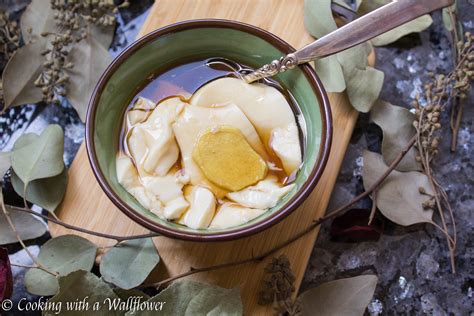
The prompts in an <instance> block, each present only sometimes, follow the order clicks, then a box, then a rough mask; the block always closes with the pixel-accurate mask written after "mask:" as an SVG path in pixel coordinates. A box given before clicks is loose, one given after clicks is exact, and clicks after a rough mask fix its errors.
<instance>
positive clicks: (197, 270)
mask: <svg viewBox="0 0 474 316" xmlns="http://www.w3.org/2000/svg"><path fill="white" fill-rule="evenodd" d="M415 142H416V136H414V137H413V138H412V139H411V140H410V142H409V143H408V144H407V145H406V147H405V148H404V149H403V150H402V151H401V152H400V153H399V154H398V156H397V157H396V158H395V160H394V161H393V162H392V163H391V164H390V166H389V167H388V169H387V170H386V171H385V172H384V174H383V175H382V176H380V178H379V179H378V180H377V181H376V182H375V183H374V184H373V185H372V186H371V187H370V188H368V189H367V190H366V191H365V192H363V193H361V194H359V195H358V196H356V197H355V198H353V199H352V200H351V201H349V202H347V203H346V204H344V205H342V206H340V207H338V208H337V209H335V210H333V211H331V212H329V213H328V214H326V215H325V216H323V217H321V218H319V219H317V220H316V221H314V222H313V223H312V224H311V225H310V226H308V227H307V228H305V229H303V230H302V231H300V232H298V233H296V234H295V235H294V236H293V237H291V238H290V239H288V240H286V241H284V242H282V243H280V244H278V245H276V246H275V247H273V248H271V249H270V250H267V251H265V252H263V253H261V254H260V255H257V256H253V255H252V256H251V257H249V258H246V259H242V260H238V261H231V262H226V263H222V264H216V265H211V266H207V267H202V268H193V267H191V268H190V269H189V271H186V272H184V273H181V274H178V275H175V276H172V277H169V278H167V279H165V280H162V281H159V282H156V283H152V284H145V285H142V286H140V287H141V288H143V287H151V286H154V287H157V288H160V287H161V286H163V285H165V284H168V283H170V282H172V281H175V280H178V279H181V278H184V277H187V276H190V275H193V274H196V273H201V272H207V271H211V270H219V269H224V268H228V267H235V266H239V265H243V264H246V263H251V262H259V261H262V260H263V259H265V258H266V257H268V256H270V255H272V254H274V253H275V252H277V251H279V250H281V249H283V248H285V247H286V246H288V245H290V244H291V243H293V242H294V241H296V240H298V239H300V238H301V237H303V236H305V235H306V234H308V233H310V232H311V231H313V230H314V229H315V228H316V227H318V226H319V225H321V224H322V223H324V222H325V221H327V220H329V219H331V218H333V217H335V216H336V215H339V214H341V213H343V212H344V211H346V210H347V209H348V208H349V207H351V206H352V205H354V204H355V203H357V202H359V201H360V200H361V199H363V198H365V197H366V196H368V195H370V194H371V193H372V192H374V191H375V190H376V189H377V188H378V187H379V186H380V185H381V184H382V183H383V182H384V181H385V179H386V178H387V177H388V176H389V175H390V173H391V172H392V171H393V170H394V169H395V168H396V167H397V166H398V164H399V163H400V161H401V160H402V159H403V157H405V155H406V154H407V152H408V151H409V150H410V149H411V148H412V147H413V145H414V144H415Z"/></svg>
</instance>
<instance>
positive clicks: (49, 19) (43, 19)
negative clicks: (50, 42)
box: [20, 0, 57, 43]
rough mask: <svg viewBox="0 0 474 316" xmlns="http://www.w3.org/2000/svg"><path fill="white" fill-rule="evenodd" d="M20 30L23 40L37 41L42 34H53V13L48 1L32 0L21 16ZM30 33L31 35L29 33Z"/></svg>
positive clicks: (54, 27) (54, 22) (54, 25)
mask: <svg viewBox="0 0 474 316" xmlns="http://www.w3.org/2000/svg"><path fill="white" fill-rule="evenodd" d="M20 28H21V34H22V36H23V40H24V41H25V42H26V43H27V42H29V41H30V40H34V41H35V40H39V39H41V38H42V36H41V33H43V32H46V31H47V32H55V31H56V29H57V27H56V21H55V20H54V11H53V9H52V8H51V5H50V3H49V2H48V1H44V0H33V1H31V3H30V4H29V5H28V6H27V7H26V9H25V12H23V14H22V15H21V19H20ZM29 31H31V33H30V32H29Z"/></svg>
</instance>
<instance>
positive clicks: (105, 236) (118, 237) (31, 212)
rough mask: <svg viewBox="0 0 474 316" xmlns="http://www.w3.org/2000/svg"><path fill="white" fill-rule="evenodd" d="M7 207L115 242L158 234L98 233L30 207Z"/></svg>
mask: <svg viewBox="0 0 474 316" xmlns="http://www.w3.org/2000/svg"><path fill="white" fill-rule="evenodd" d="M8 207H10V208H11V209H12V210H15V211H18V212H24V213H30V214H32V215H35V216H38V217H41V218H43V219H45V220H48V221H50V222H53V223H55V224H58V225H60V226H63V227H65V228H68V229H72V230H75V231H78V232H81V233H84V234H88V235H93V236H97V237H102V238H107V239H113V240H116V241H117V243H119V242H122V241H125V240H132V239H142V238H151V237H158V236H160V234H157V233H148V234H142V235H133V236H117V235H111V234H106V233H100V232H95V231H92V230H88V229H85V228H81V227H77V226H74V225H70V224H67V223H65V222H63V221H61V220H59V219H55V218H52V217H49V216H45V215H43V214H38V213H36V212H34V211H32V210H30V209H27V208H22V207H17V206H11V205H9V206H8Z"/></svg>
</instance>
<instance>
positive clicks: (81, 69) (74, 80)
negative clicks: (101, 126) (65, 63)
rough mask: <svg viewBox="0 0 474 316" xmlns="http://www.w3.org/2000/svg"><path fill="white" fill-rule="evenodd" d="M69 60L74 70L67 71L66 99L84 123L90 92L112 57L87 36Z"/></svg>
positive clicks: (76, 47) (99, 44)
mask: <svg viewBox="0 0 474 316" xmlns="http://www.w3.org/2000/svg"><path fill="white" fill-rule="evenodd" d="M69 58H70V61H71V62H72V63H74V68H72V69H71V70H69V71H68V73H69V77H70V83H69V86H68V92H67V97H68V99H69V101H70V102H71V104H72V106H73V107H74V109H76V111H77V113H78V114H79V117H80V118H81V120H82V121H85V118H86V111H87V106H88V103H89V99H90V97H91V95H92V91H93V90H94V87H95V85H96V84H97V82H98V81H99V78H100V76H101V75H102V72H104V70H105V68H107V66H108V65H109V63H110V62H111V61H112V57H111V56H110V55H109V53H108V51H107V49H105V48H104V46H103V45H102V44H101V43H99V42H98V41H97V40H96V39H95V38H94V37H93V36H90V35H89V36H87V38H86V39H84V40H82V41H81V42H79V43H78V44H77V45H76V46H75V48H74V49H73V50H72V51H71V53H70V55H69Z"/></svg>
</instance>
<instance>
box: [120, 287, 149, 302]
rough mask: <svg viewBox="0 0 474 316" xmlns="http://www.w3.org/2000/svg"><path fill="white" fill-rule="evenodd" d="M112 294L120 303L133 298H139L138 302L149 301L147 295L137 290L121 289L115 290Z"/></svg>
mask: <svg viewBox="0 0 474 316" xmlns="http://www.w3.org/2000/svg"><path fill="white" fill-rule="evenodd" d="M114 292H115V294H117V296H118V297H119V298H120V299H121V300H122V301H127V300H128V299H130V298H134V297H139V298H140V302H144V301H147V300H149V299H150V296H149V295H148V294H146V293H144V292H142V291H140V290H137V289H130V290H124V289H121V288H115V289H114Z"/></svg>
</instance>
